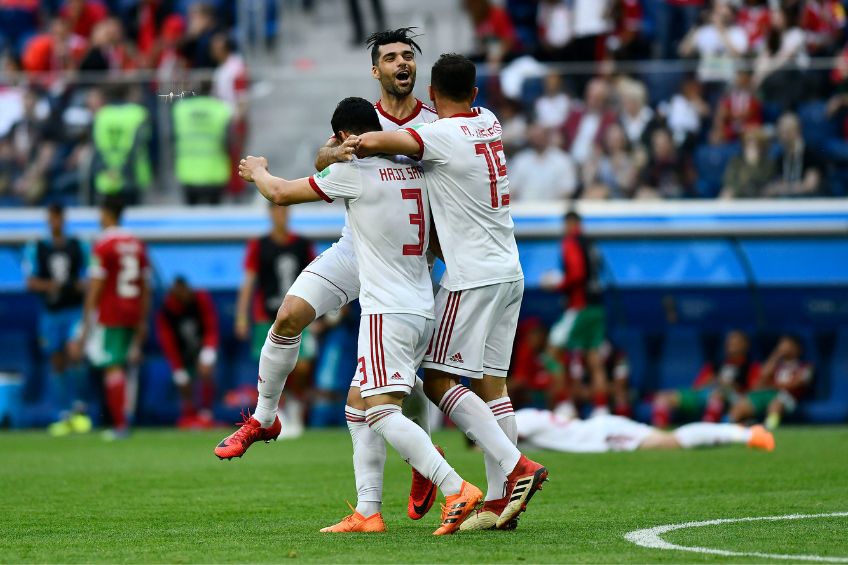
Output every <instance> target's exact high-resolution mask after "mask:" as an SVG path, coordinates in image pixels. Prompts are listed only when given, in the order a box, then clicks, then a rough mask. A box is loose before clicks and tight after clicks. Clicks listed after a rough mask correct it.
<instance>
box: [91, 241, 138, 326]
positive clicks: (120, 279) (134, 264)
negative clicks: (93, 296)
mask: <svg viewBox="0 0 848 565" xmlns="http://www.w3.org/2000/svg"><path fill="white" fill-rule="evenodd" d="M149 270H150V262H149V259H148V257H147V249H146V248H145V246H144V244H143V243H142V242H141V241H139V240H138V239H136V238H135V237H133V236H132V235H130V234H129V233H127V232H125V231H123V230H121V229H119V228H110V229H107V230H106V231H105V232H104V233H103V235H102V236H101V237H100V239H99V240H98V241H97V243H96V245H95V246H94V252H93V253H92V265H91V270H90V274H89V276H90V277H91V278H93V279H101V280H103V281H104V283H105V284H104V287H103V294H102V295H101V297H100V303H99V304H98V306H97V309H98V317H97V320H98V322H99V323H100V325H102V326H106V327H119V328H130V327H134V326H136V325H138V323H139V322H140V321H141V316H142V315H143V312H142V297H143V294H144V292H143V291H144V287H145V285H146V284H147V277H148V273H149Z"/></svg>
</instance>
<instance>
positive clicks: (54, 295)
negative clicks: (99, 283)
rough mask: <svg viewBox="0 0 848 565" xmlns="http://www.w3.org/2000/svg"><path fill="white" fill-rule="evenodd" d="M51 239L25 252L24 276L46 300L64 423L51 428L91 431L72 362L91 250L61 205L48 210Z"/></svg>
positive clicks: (44, 321)
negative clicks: (68, 226)
mask: <svg viewBox="0 0 848 565" xmlns="http://www.w3.org/2000/svg"><path fill="white" fill-rule="evenodd" d="M47 222H48V224H49V226H50V237H49V238H48V239H42V240H38V241H33V242H30V243H29V244H27V246H26V248H25V249H24V265H23V271H24V273H26V277H27V278H26V284H27V289H29V290H30V291H32V292H36V293H38V294H40V295H41V297H42V303H43V307H44V309H43V312H42V313H41V319H40V326H41V331H40V333H41V345H42V347H43V350H44V352H45V353H47V354H48V355H49V356H50V369H51V375H52V377H53V379H54V382H55V383H56V385H57V389H58V390H59V395H58V397H59V398H58V399H57V400H58V405H59V410H60V418H59V420H58V421H56V422H54V423H52V424H51V425H50V427H49V428H48V431H49V432H50V434H51V435H54V436H64V435H67V434H69V433H71V432H77V433H85V432H88V431H90V430H91V419H90V418H89V417H88V415H87V414H86V413H85V405H84V403H83V402H82V400H81V396H80V390H79V388H80V385H81V384H82V383H81V382H80V381H81V380H82V378H83V375H82V374H81V373H82V371H81V365H80V364H79V363H74V362H72V360H71V359H69V357H68V352H67V346H68V344H69V343H70V342H71V341H72V336H73V332H74V329H75V328H76V327H77V325H78V324H79V322H80V320H81V318H82V303H83V297H84V296H85V280H84V276H85V269H86V266H87V265H88V254H89V249H88V246H86V245H84V244H83V243H82V242H80V240H78V239H77V238H75V237H70V236H68V235H67V234H65V211H64V209H63V208H62V207H61V206H60V205H58V204H52V205H50V207H49V208H48V209H47Z"/></svg>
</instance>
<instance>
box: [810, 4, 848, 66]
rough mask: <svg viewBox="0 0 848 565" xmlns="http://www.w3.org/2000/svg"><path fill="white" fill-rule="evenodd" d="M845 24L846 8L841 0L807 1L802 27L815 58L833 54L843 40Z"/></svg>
mask: <svg viewBox="0 0 848 565" xmlns="http://www.w3.org/2000/svg"><path fill="white" fill-rule="evenodd" d="M845 23H846V18H845V6H843V4H842V3H841V2H839V0H806V1H805V2H804V9H803V12H802V13H801V27H802V28H803V30H804V33H805V34H806V39H807V50H808V51H809V52H810V53H811V54H812V55H814V56H822V55H830V54H832V53H833V52H834V51H835V49H836V48H837V47H838V45H839V43H840V42H841V41H842V39H843V34H844V31H845Z"/></svg>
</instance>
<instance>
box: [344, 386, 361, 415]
mask: <svg viewBox="0 0 848 565" xmlns="http://www.w3.org/2000/svg"><path fill="white" fill-rule="evenodd" d="M347 405H348V406H350V407H351V408H353V409H354V410H365V401H364V400H363V398H362V395H361V394H360V393H359V387H350V388H349V389H347Z"/></svg>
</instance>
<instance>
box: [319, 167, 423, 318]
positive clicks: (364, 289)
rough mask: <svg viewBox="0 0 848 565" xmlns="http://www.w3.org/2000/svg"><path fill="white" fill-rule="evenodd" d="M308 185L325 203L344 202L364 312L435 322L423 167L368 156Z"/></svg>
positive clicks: (326, 171) (331, 169)
mask: <svg viewBox="0 0 848 565" xmlns="http://www.w3.org/2000/svg"><path fill="white" fill-rule="evenodd" d="M309 182H310V184H311V185H312V188H313V189H314V190H315V192H317V193H318V194H319V195H320V196H321V197H322V198H323V199H324V200H326V201H328V202H332V201H333V199H335V198H342V199H344V201H345V208H346V209H347V215H348V217H349V218H350V224H351V228H353V229H352V235H351V237H352V238H353V247H354V251H355V253H356V258H357V261H358V263H359V282H360V290H359V304H360V306H361V307H362V314H363V315H370V314H415V315H418V316H423V317H425V318H429V319H432V318H433V317H434V316H433V286H432V283H431V282H430V271H429V269H428V267H427V260H426V257H425V254H424V253H425V251H426V250H427V248H428V246H429V245H430V205H429V203H428V199H427V185H426V183H425V182H424V171H423V169H422V167H421V166H420V165H415V164H412V165H407V164H399V163H396V162H394V161H392V160H390V159H386V158H384V157H368V158H366V159H354V160H352V161H350V162H346V163H335V164H333V165H330V166H329V167H327V168H326V169H324V170H323V171H321V172H320V173H317V174H315V175H313V176H312V177H310V178H309Z"/></svg>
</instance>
